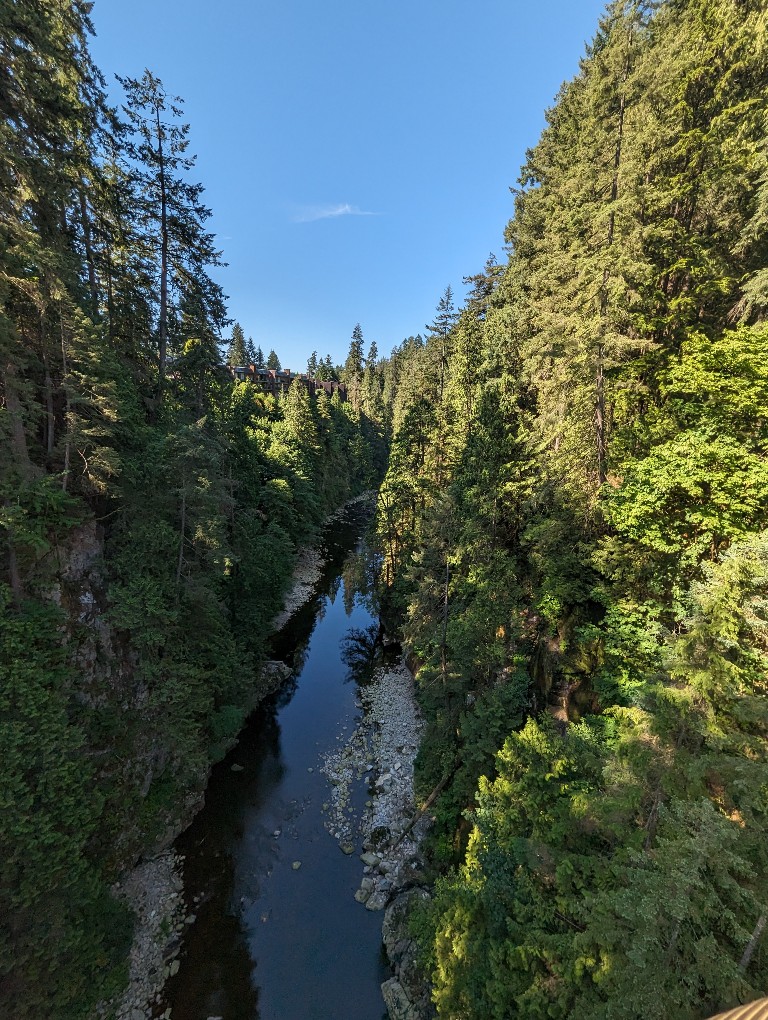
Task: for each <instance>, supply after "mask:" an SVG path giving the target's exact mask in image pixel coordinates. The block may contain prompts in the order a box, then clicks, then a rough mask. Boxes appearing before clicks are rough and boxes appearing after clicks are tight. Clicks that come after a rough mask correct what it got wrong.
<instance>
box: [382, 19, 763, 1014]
mask: <svg viewBox="0 0 768 1020" xmlns="http://www.w3.org/2000/svg"><path fill="white" fill-rule="evenodd" d="M766 82H768V9H767V8H766V5H765V3H764V0H668V2H657V3H651V2H623V0H622V2H615V3H612V4H611V5H610V6H609V7H608V9H607V11H606V13H605V16H604V18H603V20H602V21H601V23H600V26H599V29H598V31H597V34H596V36H595V38H594V41H593V42H592V44H591V45H590V46H589V48H588V50H587V53H586V55H585V57H584V58H583V60H582V62H581V65H580V70H579V73H578V75H577V76H576V77H575V78H574V80H573V81H570V82H568V83H567V84H565V85H564V86H563V88H562V89H561V91H560V94H559V95H558V97H557V100H556V103H555V105H554V106H553V107H552V109H551V110H550V111H549V112H548V115H547V126H546V129H545V130H544V132H543V134H542V137H541V139H540V140H539V142H538V144H537V145H536V146H535V147H533V148H532V149H531V150H530V151H529V153H528V156H527V161H526V164H525V166H524V167H523V169H522V172H521V176H520V181H519V189H518V190H517V191H516V193H515V212H514V217H513V219H512V221H511V222H510V223H509V225H508V227H507V232H506V241H507V244H508V252H509V257H508V260H507V261H506V263H505V264H504V265H503V266H501V265H497V264H496V263H495V261H494V260H493V259H490V260H489V261H488V263H487V265H486V266H485V267H484V269H483V271H482V272H480V273H478V274H477V275H476V276H473V277H470V278H469V280H468V281H467V282H468V283H469V285H470V292H469V297H468V300H467V302H466V304H465V305H464V307H463V308H461V309H460V310H458V311H457V310H455V309H454V307H453V302H452V296H451V294H450V293H446V295H445V297H444V299H443V301H442V302H441V304H440V307H439V309H438V315H437V318H436V320H435V322H434V324H433V326H432V327H431V328H430V330H429V333H428V336H427V338H426V340H423V339H422V338H420V337H419V338H415V339H413V340H411V341H409V342H408V343H407V344H405V345H404V346H403V348H402V351H401V352H400V355H399V368H400V371H401V372H402V381H401V385H400V387H399V389H398V391H397V395H396V398H395V405H394V415H393V421H394V437H393V443H392V455H391V460H390V465H389V469H388V473H387V476H386V480H385V483H384V485H383V488H382V490H381V497H380V503H379V518H378V525H379V533H380V537H381V542H382V549H383V552H384V555H385V582H386V585H387V592H386V596H387V604H388V610H389V612H390V613H392V614H398V615H399V617H400V619H401V620H402V621H403V629H404V634H405V638H406V643H407V646H408V647H409V649H410V651H411V655H412V659H413V664H414V667H415V668H416V670H417V682H418V688H419V696H420V698H421V702H422V705H423V707H424V710H425V712H426V714H427V718H428V720H429V730H428V734H427V739H426V741H425V743H424V745H423V747H422V749H421V753H420V760H419V764H420V772H419V774H418V775H417V779H418V781H419V784H420V788H421V795H422V796H423V798H426V797H427V796H428V795H429V794H430V793H431V792H432V791H433V790H436V789H438V790H440V789H441V790H442V792H441V793H440V794H439V796H438V798H437V800H436V808H435V809H434V810H435V815H436V824H435V828H434V830H433V836H432V842H431V846H430V854H431V860H432V865H433V868H434V872H435V875H436V889H435V895H434V898H433V901H432V904H431V906H430V907H429V909H428V910H425V911H424V912H423V913H422V915H421V916H420V917H419V918H418V920H417V922H416V929H417V932H418V938H419V941H420V944H421V947H422V952H423V957H424V963H425V967H426V968H427V971H428V973H429V974H430V976H431V978H432V980H433V982H434V997H435V1002H436V1005H437V1010H438V1013H439V1015H440V1016H445V1017H462V1018H476V1020H490V1018H497V1020H508V1018H509V1017H513V1016H520V1017H527V1018H533V1017H537V1018H538V1017H541V1018H543V1017H549V1018H557V1017H562V1018H565V1017H568V1018H574V1020H577V1018H583V1020H600V1018H606V1020H607V1018H612V1020H618V1018H622V1017H626V1018H635V1017H655V1018H658V1020H662V1018H666V1020H671V1018H701V1017H705V1016H707V1015H709V1014H711V1013H713V1012H715V1011H716V1010H717V1009H718V1008H720V1007H724V1006H727V1005H733V1004H736V1003H738V1002H744V1001H749V1000H750V999H753V998H756V997H758V996H759V995H761V994H765V992H766V990H768V945H766V943H765V935H764V928H765V926H766V918H767V917H768V870H767V868H766V865H767V864H768V861H767V859H766V848H767V847H768V816H767V814H766V812H767V811H768V800H766V793H767V792H768V785H767V781H768V765H767V761H768V759H767V758H766V737H768V702H767V701H766V694H767V693H768V691H767V690H766V665H767V664H768V659H767V656H768V618H767V615H766V614H767V613H768V537H767V536H766V532H765V530H764V529H765V528H766V524H767V523H768V462H767V461H766V454H767V453H768V446H767V443H768V418H767V413H768V322H766V314H767V313H768V269H767V268H766V267H767V266H768V147H767V143H768V105H767V96H768V93H767V92H766Z"/></svg>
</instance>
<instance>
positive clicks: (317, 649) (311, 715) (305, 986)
mask: <svg viewBox="0 0 768 1020" xmlns="http://www.w3.org/2000/svg"><path fill="white" fill-rule="evenodd" d="M368 516H369V514H367V513H366V512H365V510H364V509H361V508H359V507H354V508H350V510H349V511H348V512H347V514H346V515H345V517H344V518H343V519H342V520H341V521H340V522H339V521H337V522H334V525H333V527H332V529H329V533H328V535H327V536H326V542H325V547H324V549H323V555H324V557H325V559H326V567H325V569H324V572H323V577H322V579H321V581H320V583H319V585H318V589H317V594H316V595H315V597H314V598H313V599H311V600H310V602H309V603H307V605H305V606H304V607H303V608H302V609H301V610H299V611H298V612H297V613H296V614H294V616H293V617H292V618H291V620H290V621H289V622H288V624H287V625H286V627H285V628H284V629H283V631H282V632H281V633H280V634H278V635H275V637H274V638H273V640H272V648H271V654H272V655H273V656H274V657H275V658H280V659H283V660H284V661H286V662H288V663H289V664H290V665H291V666H292V667H293V668H294V670H295V675H294V679H293V680H291V681H289V682H288V683H287V684H286V685H285V686H284V687H283V688H282V689H281V690H280V691H279V692H278V693H277V694H276V695H274V696H273V697H272V698H271V699H268V700H267V701H266V702H265V703H263V704H262V705H261V706H260V707H259V708H258V709H257V710H256V712H254V713H253V715H252V716H251V717H250V718H249V720H248V722H247V724H246V726H245V728H244V730H243V732H242V733H241V735H240V739H239V741H238V744H237V746H236V747H235V748H233V750H232V751H231V752H230V754H229V755H228V756H227V757H226V758H225V759H224V761H222V762H220V763H219V764H218V765H217V766H216V767H215V768H214V770H213V773H212V775H211V780H210V783H209V786H208V789H207V791H206V804H205V807H204V809H203V810H202V811H201V812H200V814H199V815H198V816H197V818H196V819H195V821H194V822H193V823H192V825H191V826H190V827H189V829H187V831H186V832H185V833H183V834H182V836H181V837H180V838H179V840H178V841H177V844H176V848H177V850H178V851H179V853H180V854H182V855H183V856H184V857H185V867H184V880H185V890H186V897H187V904H188V911H189V912H190V913H191V915H194V918H195V919H194V921H193V922H192V923H191V924H190V925H189V926H188V929H187V932H186V935H185V938H184V941H183V945H182V951H181V955H180V962H181V966H180V970H179V972H178V974H177V975H176V976H175V977H174V978H171V979H170V981H169V982H168V984H167V988H166V1000H165V1002H164V1003H163V1004H162V1006H161V1010H162V1009H164V1008H166V1007H167V1006H170V1007H171V1010H172V1014H171V1015H172V1018H173V1020H207V1018H208V1017H221V1018H222V1020H381V1017H382V1013H383V1003H382V1000H381V995H380V983H381V981H383V980H384V979H385V978H386V977H387V973H386V970H385V968H384V965H383V961H382V957H381V952H380V950H381V914H379V913H372V912H369V911H366V910H365V909H364V908H363V907H362V906H360V905H359V904H358V903H356V902H355V900H354V892H355V890H356V888H357V886H358V885H359V881H360V878H361V864H360V861H359V859H358V853H359V852H360V850H361V848H360V847H356V850H357V853H354V854H352V855H351V856H345V855H344V854H343V853H342V852H341V850H340V848H339V845H338V842H337V841H336V840H335V839H334V838H333V837H332V835H330V834H329V833H328V832H327V831H326V829H325V826H324V817H325V816H324V814H323V805H324V804H325V803H326V802H327V801H328V800H329V798H330V787H329V784H328V780H327V779H326V777H325V776H324V775H323V773H322V772H321V771H320V765H321V764H322V755H323V754H324V753H327V752H328V751H330V750H332V749H333V748H334V747H336V746H338V744H337V741H338V740H339V739H340V738H345V737H346V736H348V735H349V734H351V732H352V730H353V729H354V726H355V722H356V719H357V718H358V717H359V712H358V705H357V701H356V698H357V684H356V683H350V682H349V680H350V679H355V680H358V681H359V682H365V675H366V673H367V672H368V670H369V669H370V666H371V664H372V662H373V656H374V654H375V644H376V638H377V635H378V623H377V621H376V620H375V619H374V601H373V578H374V575H375V563H373V562H372V557H371V554H370V551H369V550H368V549H367V546H366V545H365V543H364V541H362V540H361V539H360V536H361V535H362V533H363V532H364V530H365V527H366V524H367V520H368ZM365 796H366V790H365V788H364V784H363V783H362V782H361V783H359V784H358V788H357V789H355V790H354V791H353V801H354V802H355V803H356V804H357V805H358V807H361V806H362V802H363V800H364V799H365ZM297 865H298V866H297Z"/></svg>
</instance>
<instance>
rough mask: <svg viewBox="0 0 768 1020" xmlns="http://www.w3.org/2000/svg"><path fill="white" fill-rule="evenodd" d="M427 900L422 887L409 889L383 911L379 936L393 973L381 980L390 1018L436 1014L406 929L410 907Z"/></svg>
mask: <svg viewBox="0 0 768 1020" xmlns="http://www.w3.org/2000/svg"><path fill="white" fill-rule="evenodd" d="M427 900H429V893H428V892H427V891H426V890H425V889H409V890H408V891H407V892H404V893H401V894H400V895H399V896H398V897H397V898H396V899H394V900H393V901H392V903H390V905H389V906H388V907H387V910H386V912H385V914H384V921H383V923H382V927H381V936H382V940H383V942H384V948H385V949H386V952H387V957H388V958H389V962H390V964H391V966H392V969H393V970H394V972H395V976H394V977H393V978H390V980H389V981H385V982H384V984H383V985H382V986H381V993H382V995H383V996H384V1000H385V1002H386V1003H387V1009H388V1010H389V1015H390V1018H391V1020H427V1018H431V1017H434V1016H435V1011H434V1007H433V1005H432V1002H431V995H430V988H429V984H428V983H427V982H426V980H425V978H424V975H423V973H422V972H421V970H420V968H419V966H418V963H417V951H416V943H415V942H414V940H413V939H412V938H411V935H410V932H409V930H408V918H409V916H410V914H411V912H412V910H413V909H414V907H415V906H416V905H417V903H419V902H425V901H427ZM366 905H367V904H366Z"/></svg>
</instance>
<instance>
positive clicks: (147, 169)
mask: <svg viewBox="0 0 768 1020" xmlns="http://www.w3.org/2000/svg"><path fill="white" fill-rule="evenodd" d="M90 6H91V5H90V4H89V3H86V2H83V0H68V2H59V0H35V2H19V3H11V4H4V5H2V10H1V11H0V54H2V59H1V60H0V134H1V136H2V145H1V146H0V203H1V206H0V237H1V239H2V247H1V248H0V294H1V295H2V311H0V387H1V390H0V392H1V394H2V404H1V405H0V529H2V547H1V551H0V613H1V616H0V747H2V761H1V762H0V813H1V814H2V825H1V826H0V859H1V860H2V864H1V865H0V916H1V917H2V921H0V986H1V987H2V990H1V991H0V1012H2V1014H3V1015H4V1016H9V1017H10V1016H13V1017H14V1018H16V1020H42V1018H44V1017H46V1018H47V1017H50V1018H52V1020H75V1018H79V1017H88V1016H91V1015H93V1013H92V1011H93V1009H94V1007H95V1004H96V1002H97V1001H98V1000H100V999H104V998H105V997H107V996H108V995H109V994H110V993H111V992H114V991H115V990H116V989H119V987H120V986H121V984H122V982H123V981H124V980H125V975H126V973H127V970H126V955H127V949H128V946H129V944H130V938H131V925H130V919H129V917H128V912H127V910H126V908H124V907H123V906H121V905H119V904H118V903H117V902H116V901H115V900H114V899H113V898H112V897H111V896H110V893H109V887H110V885H111V883H112V882H113V881H114V879H115V878H116V877H117V876H118V875H119V874H120V872H121V871H122V870H123V869H124V868H125V867H127V866H130V865H131V864H132V863H133V862H134V861H135V860H136V859H137V857H138V856H139V855H140V854H142V853H146V852H151V851H152V849H153V847H156V846H158V845H160V844H162V843H163V842H167V840H168V838H169V833H170V834H172V833H173V832H174V831H177V827H178V824H179V821H180V820H183V819H184V818H186V820H188V818H189V815H188V813H187V812H188V811H189V809H190V807H191V806H192V805H194V804H195V803H197V802H198V801H199V795H200V792H201V790H202V788H203V786H204V783H205V779H206V775H207V772H208V768H209V766H210V765H211V763H213V762H215V761H217V760H218V759H219V758H221V757H222V756H223V754H224V752H225V750H226V749H227V748H228V747H229V746H231V743H232V741H233V739H234V737H235V735H236V733H237V732H238V729H239V728H240V725H241V723H242V720H243V718H244V715H245V713H246V712H247V711H248V710H249V709H250V708H251V707H252V706H253V704H254V703H255V702H256V701H257V700H258V698H259V697H260V695H261V694H262V693H263V692H264V684H265V681H264V680H263V679H262V678H261V674H260V671H259V666H260V663H261V661H262V660H263V659H264V655H265V651H264V642H265V638H266V636H267V635H268V633H269V629H270V621H271V619H272V617H273V616H274V615H275V613H276V611H277V610H278V609H279V608H280V606H281V604H282V596H283V591H284V588H285V586H286V584H287V582H288V580H289V579H290V574H291V568H292V562H293V556H294V553H295V550H296V548H297V546H298V545H299V544H300V543H302V542H304V541H306V540H307V539H310V538H311V537H312V535H313V534H314V533H315V530H316V528H317V526H318V524H319V523H320V522H321V521H322V519H323V518H324V516H325V515H326V514H327V513H328V511H329V510H330V509H331V508H334V507H336V506H338V505H339V504H340V503H342V502H343V501H344V500H346V499H348V498H349V497H350V496H353V495H355V494H356V493H358V492H361V491H363V490H364V489H366V488H370V487H371V485H374V484H375V483H376V479H377V477H379V476H380V475H381V472H382V471H383V468H384V465H385V458H386V446H385V441H384V437H385V434H386V423H385V422H384V420H383V417H382V416H381V414H379V418H378V419H377V420H374V417H373V414H367V413H366V410H367V409H368V410H370V409H373V412H374V414H378V413H379V412H380V411H381V409H382V408H383V404H382V402H381V390H382V387H383V376H382V371H383V369H382V366H381V365H380V364H379V363H378V361H377V359H376V354H375V351H374V352H373V354H371V352H369V355H368V358H365V357H364V356H363V353H362V331H361V330H359V328H358V329H357V330H356V331H355V337H354V338H353V342H352V344H351V347H350V359H349V360H348V365H347V366H346V369H345V370H343V371H342V374H343V375H345V378H346V380H347V383H348V388H349V395H350V399H349V400H348V401H346V402H341V401H340V400H339V397H338V395H337V394H335V395H334V396H333V398H332V399H326V397H325V395H324V394H320V395H318V396H317V397H312V398H310V396H309V393H308V391H307V389H306V388H304V387H303V386H301V385H299V384H294V385H293V386H291V388H290V390H289V391H288V392H287V394H285V395H284V396H282V397H280V398H275V397H274V396H265V395H263V394H261V393H259V392H258V390H257V389H256V388H254V387H253V386H251V385H250V384H247V383H244V384H236V383H235V382H233V379H232V375H231V373H230V372H229V370H228V369H227V367H226V364H225V358H224V356H223V352H224V353H229V354H230V356H233V355H234V354H238V353H239V348H240V345H241V344H243V343H245V342H246V341H244V337H243V334H242V330H241V329H240V328H239V327H238V326H237V325H235V326H234V327H233V328H232V330H231V334H230V329H229V326H230V323H229V322H228V318H227V309H226V302H225V297H224V295H223V293H222V291H221V288H220V287H219V286H218V285H217V284H216V283H215V282H214V280H213V277H212V276H211V273H212V272H213V271H215V267H217V266H218V265H220V264H221V254H220V252H219V251H218V250H217V248H216V245H215V241H214V238H213V237H212V236H211V234H210V233H209V232H208V231H207V229H206V221H207V220H208V217H209V215H210V214H209V210H208V209H207V208H206V207H205V205H204V202H203V190H202V187H201V186H200V185H199V184H197V183H193V182H192V170H193V166H194V159H193V158H192V157H191V156H190V154H189V148H188V144H189V128H188V125H187V124H185V122H184V119H183V109H182V103H181V100H179V99H177V98H175V97H173V96H172V95H171V94H170V93H169V92H167V91H166V89H165V87H164V85H163V83H162V82H161V81H159V80H158V79H157V78H156V77H155V76H154V75H153V74H152V73H151V72H146V73H145V74H144V76H143V77H142V78H141V79H139V80H134V79H128V78H126V79H123V80H122V81H121V84H122V87H123V90H124V101H123V103H122V104H121V108H120V109H119V110H115V109H112V108H111V107H110V105H109V104H108V102H107V98H106V89H105V81H104V79H103V77H102V75H101V74H100V72H99V71H98V70H97V68H96V67H94V65H93V63H92V61H91V59H90V56H89V51H88V44H87V40H88V35H89V32H90V28H91V26H90V24H89V20H88V14H89V10H90ZM358 334H359V336H358ZM227 346H228V347H229V350H228V351H227ZM245 353H246V354H249V353H251V352H250V351H245ZM253 354H254V356H255V354H256V352H255V351H254V352H253ZM261 357H262V358H263V355H261ZM270 358H274V359H275V361H276V362H277V366H276V367H279V360H278V359H277V355H276V354H275V352H274V351H271V352H270ZM323 371H324V373H326V374H328V375H329V376H330V375H335V374H336V370H335V369H333V370H332V369H331V366H330V365H328V364H325V366H324V370H323Z"/></svg>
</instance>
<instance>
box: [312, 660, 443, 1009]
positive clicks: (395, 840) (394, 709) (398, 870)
mask: <svg viewBox="0 0 768 1020" xmlns="http://www.w3.org/2000/svg"><path fill="white" fill-rule="evenodd" d="M359 707H360V708H361V709H362V715H361V717H360V720H359V723H358V725H357V727H356V729H355V730H354V731H353V733H352V734H351V736H350V737H349V738H348V739H347V740H346V742H344V743H343V744H342V746H341V747H340V748H339V749H338V750H335V751H334V752H332V753H330V754H329V755H327V756H326V758H325V761H324V763H323V766H322V768H323V772H324V773H325V774H326V776H327V777H328V779H329V780H330V783H331V797H330V801H329V802H328V805H327V812H326V828H327V830H328V831H329V832H330V833H331V835H332V836H333V837H334V839H336V840H337V841H338V843H339V847H340V849H341V850H342V852H344V853H353V852H354V850H355V846H356V844H357V845H361V846H362V849H363V853H362V854H361V857H360V860H361V863H362V865H363V869H362V877H361V882H360V887H359V889H358V890H357V892H356V893H355V899H356V900H357V901H358V903H360V904H362V905H364V906H365V908H366V909H367V910H384V909H385V908H386V913H385V916H384V922H383V930H382V940H383V942H384V945H385V947H386V949H387V954H388V957H389V961H390V966H391V967H392V970H393V976H392V977H390V978H389V979H388V980H387V981H386V982H384V984H383V985H382V996H383V998H384V1001H385V1003H386V1005H387V1009H388V1011H389V1015H390V1017H391V1020H421V1018H425V1017H430V1016H432V1015H434V1014H433V1011H432V1007H431V1005H430V997H429V987H428V985H427V983H426V982H425V981H424V980H423V977H422V975H421V974H420V973H419V970H418V967H417V965H416V958H415V946H414V944H413V941H412V940H411V939H410V936H409V934H408V930H407V924H408V920H407V918H408V913H409V912H410V909H411V908H412V906H413V905H414V903H415V901H416V899H417V898H421V897H423V896H425V895H428V894H427V893H426V892H425V891H424V890H423V889H422V888H421V886H422V883H423V867H422V860H421V856H420V845H421V841H422V839H423V838H424V835H425V833H426V831H427V829H428V827H429V824H430V819H429V817H428V815H426V814H423V813H421V812H419V811H418V809H417V805H416V803H415V799H414V789H413V774H414V763H415V759H416V755H417V753H418V749H419V745H420V742H421V736H422V731H423V728H424V722H423V720H422V718H421V715H420V713H419V709H418V706H417V703H416V698H415V694H414V680H413V676H412V675H411V673H410V671H409V670H408V668H407V666H406V665H405V663H404V662H403V661H400V662H398V663H396V664H394V665H390V666H383V667H380V668H378V669H376V670H375V671H374V673H373V676H372V678H371V680H370V681H369V682H368V683H366V684H365V686H363V687H362V688H361V690H360V698H359ZM363 777H365V778H366V780H367V782H368V792H369V797H370V799H369V800H367V801H366V804H365V809H364V811H363V814H362V816H361V817H360V816H358V815H357V814H356V812H355V808H354V805H353V797H352V787H353V784H354V783H355V781H356V780H360V779H362V778H363Z"/></svg>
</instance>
